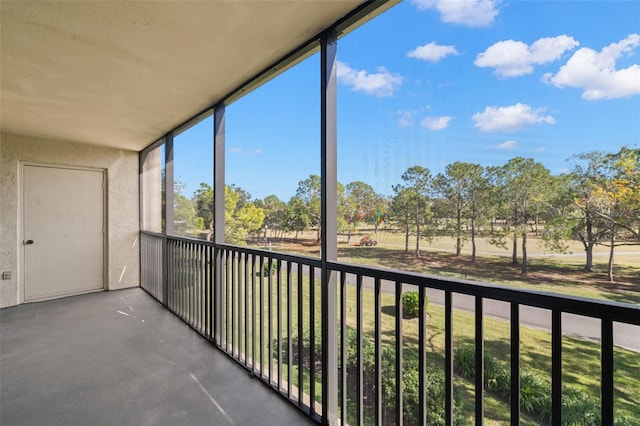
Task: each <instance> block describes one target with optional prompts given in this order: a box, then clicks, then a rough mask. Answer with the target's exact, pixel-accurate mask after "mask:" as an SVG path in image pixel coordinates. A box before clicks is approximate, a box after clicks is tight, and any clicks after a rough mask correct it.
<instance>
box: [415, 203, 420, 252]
mask: <svg viewBox="0 0 640 426" xmlns="http://www.w3.org/2000/svg"><path fill="white" fill-rule="evenodd" d="M416 257H420V215H419V210H418V207H416Z"/></svg>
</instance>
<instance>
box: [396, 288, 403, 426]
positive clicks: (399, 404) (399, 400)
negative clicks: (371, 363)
mask: <svg viewBox="0 0 640 426" xmlns="http://www.w3.org/2000/svg"><path fill="white" fill-rule="evenodd" d="M402 315H403V313H402V283H401V282H399V281H396V425H398V426H402V424H403V422H404V419H403V415H402V414H403V402H404V395H403V389H402V382H403V380H402V349H403V348H402Z"/></svg>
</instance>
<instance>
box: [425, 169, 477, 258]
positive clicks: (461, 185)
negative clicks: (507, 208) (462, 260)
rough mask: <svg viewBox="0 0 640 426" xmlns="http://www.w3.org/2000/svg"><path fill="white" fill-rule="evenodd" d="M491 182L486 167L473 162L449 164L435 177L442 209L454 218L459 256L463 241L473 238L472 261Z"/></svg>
mask: <svg viewBox="0 0 640 426" xmlns="http://www.w3.org/2000/svg"><path fill="white" fill-rule="evenodd" d="M487 185H488V183H487V179H486V177H485V174H484V168H483V167H482V166H481V165H479V164H472V163H463V162H455V163H452V164H449V165H448V166H447V167H446V169H445V172H444V174H438V175H437V176H436V178H435V179H434V188H435V190H436V191H437V192H438V193H439V194H440V195H441V197H442V198H441V201H442V206H441V209H443V210H444V211H445V212H448V213H449V215H451V216H453V219H454V223H453V226H449V229H450V230H451V231H452V236H453V237H454V238H455V239H456V256H460V252H461V250H462V245H463V242H464V241H466V239H467V237H470V239H471V246H472V251H471V260H472V262H475V260H476V233H477V223H478V220H479V219H480V216H481V214H482V212H483V211H484V209H483V207H484V198H486V197H485V195H486V191H487ZM467 229H468V231H467Z"/></svg>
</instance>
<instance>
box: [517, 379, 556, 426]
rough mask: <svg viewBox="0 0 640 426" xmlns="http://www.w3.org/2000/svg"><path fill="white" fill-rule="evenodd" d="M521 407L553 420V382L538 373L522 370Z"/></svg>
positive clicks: (547, 419) (525, 410) (546, 419)
mask: <svg viewBox="0 0 640 426" xmlns="http://www.w3.org/2000/svg"><path fill="white" fill-rule="evenodd" d="M520 408H521V409H522V411H524V412H526V413H528V414H531V415H532V416H536V417H539V418H541V419H542V420H545V421H549V420H551V384H550V383H549V382H547V381H546V380H544V379H542V377H540V376H539V375H537V374H534V373H531V372H529V371H527V370H521V371H520Z"/></svg>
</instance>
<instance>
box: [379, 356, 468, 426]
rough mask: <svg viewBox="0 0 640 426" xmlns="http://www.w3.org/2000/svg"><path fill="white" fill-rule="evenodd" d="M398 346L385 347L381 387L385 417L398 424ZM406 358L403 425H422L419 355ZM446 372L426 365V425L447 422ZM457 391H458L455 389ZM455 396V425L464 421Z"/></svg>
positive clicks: (404, 366)
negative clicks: (396, 362)
mask: <svg viewBox="0 0 640 426" xmlns="http://www.w3.org/2000/svg"><path fill="white" fill-rule="evenodd" d="M395 355H396V354H395V348H394V347H393V346H389V345H385V346H384V347H383V349H382V371H383V374H382V389H383V404H384V408H385V411H386V418H387V420H390V421H389V422H388V423H391V424H393V423H395V421H394V418H395V408H396V376H395V371H396V369H395ZM407 355H408V354H405V357H404V358H403V368H402V394H403V404H402V414H403V420H404V424H407V425H417V424H420V418H419V416H420V400H419V396H420V395H419V381H420V375H419V373H418V360H417V358H416V357H415V356H414V357H411V356H407ZM444 381H445V377H444V373H443V372H442V370H439V369H433V368H427V371H426V375H425V393H426V395H425V399H426V401H423V403H425V404H426V407H425V409H426V412H427V425H430V426H436V425H437V426H440V425H444V424H445V404H444V401H445V388H444ZM454 392H456V393H457V391H456V390H454ZM456 399H457V398H456V395H454V400H453V414H454V424H463V423H464V422H463V419H462V413H461V410H460V409H459V407H458V406H457V405H456V403H455V400H456Z"/></svg>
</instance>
